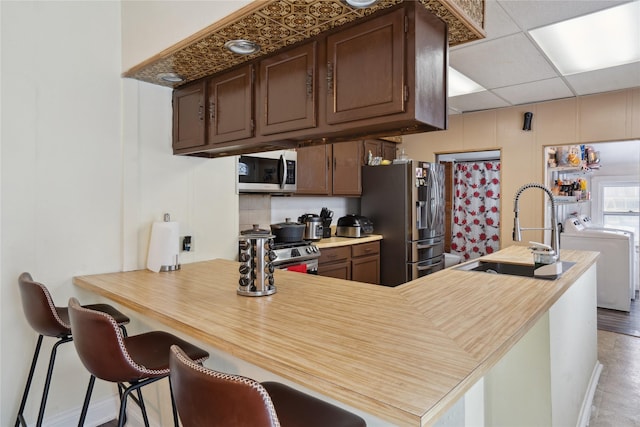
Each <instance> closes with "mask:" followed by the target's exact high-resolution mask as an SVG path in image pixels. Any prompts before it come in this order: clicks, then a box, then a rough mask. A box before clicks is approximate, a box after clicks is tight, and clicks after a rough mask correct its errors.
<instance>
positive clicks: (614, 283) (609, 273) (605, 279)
mask: <svg viewBox="0 0 640 427" xmlns="http://www.w3.org/2000/svg"><path fill="white" fill-rule="evenodd" d="M560 248H561V249H577V250H585V251H595V252H600V256H599V257H598V261H597V282H598V284H597V287H598V307H602V308H609V309H613V310H620V311H629V310H630V308H631V299H632V298H633V297H634V284H633V280H632V277H633V258H632V256H633V250H634V249H633V237H632V235H630V234H629V233H628V232H621V231H614V230H605V229H590V228H586V227H585V226H584V225H583V224H582V222H581V221H580V219H578V218H576V217H570V218H568V219H567V220H566V221H565V224H564V233H562V234H561V236H560Z"/></svg>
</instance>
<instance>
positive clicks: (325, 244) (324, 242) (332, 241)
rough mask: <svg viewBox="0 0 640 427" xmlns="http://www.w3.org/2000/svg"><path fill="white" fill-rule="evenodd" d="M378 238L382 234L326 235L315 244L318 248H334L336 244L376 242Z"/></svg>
mask: <svg viewBox="0 0 640 427" xmlns="http://www.w3.org/2000/svg"><path fill="white" fill-rule="evenodd" d="M378 240H382V236H381V235H379V234H369V235H367V236H362V237H338V236H331V237H326V238H324V239H321V240H318V241H317V242H315V245H316V246H317V247H318V248H319V249H323V248H335V247H338V246H349V245H358V244H360V243H369V242H376V241H378Z"/></svg>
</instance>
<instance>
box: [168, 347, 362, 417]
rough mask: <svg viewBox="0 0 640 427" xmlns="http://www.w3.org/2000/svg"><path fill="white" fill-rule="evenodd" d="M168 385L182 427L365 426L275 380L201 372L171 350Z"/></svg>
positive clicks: (206, 370)
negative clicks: (169, 381) (268, 380)
mask: <svg viewBox="0 0 640 427" xmlns="http://www.w3.org/2000/svg"><path fill="white" fill-rule="evenodd" d="M170 363H171V374H170V379H171V385H172V389H173V393H174V397H175V400H176V406H177V407H178V414H179V416H180V420H181V421H182V423H183V425H184V426H185V427H216V426H219V427H227V426H234V427H241V426H246V427H276V426H283V427H364V426H366V423H365V421H364V420H363V419H362V418H361V417H359V416H357V415H355V414H353V413H351V412H349V411H346V410H344V409H342V408H339V407H337V406H335V405H332V404H330V403H327V402H324V401H322V400H320V399H317V398H315V397H313V396H309V395H308V394H305V393H302V392H300V391H298V390H295V389H293V388H291V387H289V386H286V385H284V384H281V383H277V382H264V383H259V382H257V381H255V380H253V379H251V378H247V377H243V376H240V375H231V374H225V373H222V372H218V371H215V370H213V369H209V368H205V367H203V366H201V365H198V364H197V363H194V361H193V360H191V359H190V358H189V356H188V355H187V354H185V352H184V351H182V349H180V348H179V347H178V346H172V347H171V362H170Z"/></svg>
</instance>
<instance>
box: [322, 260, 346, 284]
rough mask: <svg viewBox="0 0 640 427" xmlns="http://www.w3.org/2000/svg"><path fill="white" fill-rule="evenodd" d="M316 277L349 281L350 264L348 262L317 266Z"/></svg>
mask: <svg viewBox="0 0 640 427" xmlns="http://www.w3.org/2000/svg"><path fill="white" fill-rule="evenodd" d="M318 275H319V276H324V277H333V278H335V279H344V280H351V263H350V262H349V261H343V262H336V263H332V264H324V265H318Z"/></svg>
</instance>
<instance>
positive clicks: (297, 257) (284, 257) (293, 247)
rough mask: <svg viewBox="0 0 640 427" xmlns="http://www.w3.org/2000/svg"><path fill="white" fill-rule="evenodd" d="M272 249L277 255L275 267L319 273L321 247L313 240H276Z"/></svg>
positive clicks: (273, 262)
mask: <svg viewBox="0 0 640 427" xmlns="http://www.w3.org/2000/svg"><path fill="white" fill-rule="evenodd" d="M271 250H272V252H273V253H274V254H275V255H276V257H275V258H274V259H273V261H272V264H273V266H274V268H278V269H280V270H292V271H300V272H305V271H306V272H307V273H309V274H318V258H320V249H318V247H317V246H316V245H314V244H313V242H311V241H307V240H303V241H300V242H289V243H278V242H276V243H274V244H273V246H271Z"/></svg>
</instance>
